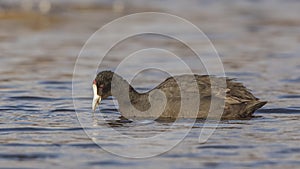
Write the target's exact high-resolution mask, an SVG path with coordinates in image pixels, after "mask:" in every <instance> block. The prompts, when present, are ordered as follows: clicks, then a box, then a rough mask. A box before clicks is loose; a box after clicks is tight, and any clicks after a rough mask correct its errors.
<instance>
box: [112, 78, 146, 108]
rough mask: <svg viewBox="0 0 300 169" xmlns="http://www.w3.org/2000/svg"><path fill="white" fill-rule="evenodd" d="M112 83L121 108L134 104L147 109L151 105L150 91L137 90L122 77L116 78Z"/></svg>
mask: <svg viewBox="0 0 300 169" xmlns="http://www.w3.org/2000/svg"><path fill="white" fill-rule="evenodd" d="M114 80H115V82H114V83H113V84H114V85H112V91H111V93H112V96H114V97H115V98H116V99H117V100H118V103H119V106H120V108H121V107H123V106H126V107H127V106H128V105H132V106H134V107H135V108H136V109H138V110H140V111H146V110H147V109H149V107H150V103H149V100H148V95H149V94H148V93H139V92H137V91H136V90H135V89H134V88H133V87H132V86H131V85H130V84H129V83H128V82H127V81H126V80H124V79H123V78H121V77H117V78H116V79H114Z"/></svg>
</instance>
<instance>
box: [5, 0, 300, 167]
mask: <svg viewBox="0 0 300 169" xmlns="http://www.w3.org/2000/svg"><path fill="white" fill-rule="evenodd" d="M28 2H29V1H28ZM45 2H46V1H45ZM45 2H44V3H45ZM49 2H50V1H49ZM14 3H17V2H14V1H3V2H1V3H0V21H1V28H0V51H1V54H0V55H1V59H0V60H1V62H0V81H1V83H0V96H1V97H0V112H1V113H0V135H1V137H0V143H1V144H0V147H1V148H0V149H1V150H0V164H1V167H4V168H7V167H12V168H20V167H22V168H41V167H43V168H53V167H59V168H66V167H69V168H78V167H80V168H88V167H92V168H94V167H95V168H96V167H110V168H114V167H124V168H134V167H139V168H140V167H147V168H157V167H159V168H162V167H164V168H252V167H256V168H297V167H298V166H299V165H300V162H299V159H300V148H299V139H300V137H299V136H300V133H299V131H300V127H299V124H298V123H299V120H300V106H299V101H300V95H299V93H300V90H299V82H300V80H299V79H300V77H299V72H300V71H299V70H300V67H299V53H300V51H299V42H300V40H299V38H300V37H299V36H298V35H299V33H300V29H299V25H300V21H299V17H298V9H299V7H300V4H299V3H298V2H296V1H284V2H283V1H271V2H269V1H243V2H241V1H234V0H231V1H228V2H226V3H223V2H211V1H205V0H204V1H194V2H191V3H192V4H188V5H187V4H185V2H183V1H182V2H181V1H178V2H177V3H174V2H173V1H172V4H174V5H173V6H170V5H169V3H171V2H169V1H151V2H143V3H147V6H148V7H147V8H145V6H143V5H142V4H141V2H137V3H136V4H129V3H128V2H127V1H125V2H124V3H120V2H119V1H114V2H112V1H99V2H93V1H92V2H90V1H89V2H88V3H86V4H85V5H84V3H83V4H82V3H75V2H73V3H67V2H66V3H63V2H59V1H57V2H55V1H53V2H52V3H51V6H50V8H49V9H48V8H47V3H46V4H44V6H43V5H42V8H44V10H40V8H39V7H38V3H37V4H33V6H32V7H30V6H25V7H26V10H24V9H25V8H23V7H24V6H22V5H21V6H22V7H21V8H20V7H19V6H18V5H15V4H14ZM80 4H81V5H80ZM23 5H24V4H23ZM48 5H49V4H48ZM29 7H30V8H29ZM48 7H49V6H48ZM29 9H30V10H29ZM46 9H47V10H48V11H47V10H46ZM142 11H163V12H171V13H173V14H176V15H179V16H181V17H185V18H186V19H188V20H190V21H191V22H193V23H194V24H195V25H197V26H198V27H200V28H201V29H202V30H203V31H204V32H205V33H206V34H207V35H208V37H210V39H211V40H212V42H213V44H214V45H215V47H216V49H217V50H218V52H219V54H220V56H221V59H222V61H223V63H224V67H225V71H226V74H227V75H228V76H230V77H233V78H237V80H239V81H242V82H243V83H245V85H246V86H247V87H249V88H251V89H252V90H253V92H254V93H255V94H256V95H257V96H258V97H259V98H261V99H262V100H268V101H269V103H268V104H267V106H265V108H264V109H261V110H259V111H257V112H256V117H255V118H253V119H251V120H230V121H222V122H221V123H220V124H219V126H218V128H217V130H216V132H215V133H214V135H213V136H212V137H211V138H210V139H209V140H208V142H207V143H205V144H199V143H198V136H199V134H200V130H201V128H202V127H203V124H204V123H203V121H201V120H198V121H196V123H195V124H194V125H193V126H192V130H191V132H190V133H189V134H188V135H187V137H186V139H185V140H184V141H183V142H182V143H180V144H179V145H177V146H176V147H175V148H174V149H172V150H170V151H168V152H166V153H164V154H162V155H160V156H158V157H154V158H149V159H142V160H134V159H126V158H120V157H117V156H114V155H112V154H109V153H108V152H106V151H104V150H103V149H99V148H98V145H97V144H95V143H93V142H92V140H91V139H90V138H88V136H87V135H86V133H85V132H84V130H83V129H82V127H81V125H80V124H79V122H78V119H77V116H76V113H75V109H74V106H73V100H72V74H73V69H74V63H75V61H76V56H77V55H78V53H79V51H80V49H81V47H82V46H83V44H84V42H85V41H86V40H87V38H88V37H89V36H90V35H91V34H92V33H93V32H94V31H96V30H97V29H98V28H99V27H101V26H103V25H104V24H105V23H107V22H109V21H111V20H113V19H115V18H118V17H120V16H123V15H125V14H129V13H133V12H142ZM187 11H188V12H187ZM154 19H155V18H154ZM137 25H139V26H142V25H143V21H141V23H137ZM158 26H169V27H170V30H172V29H176V28H173V27H171V26H170V25H158ZM107 36H108V37H107V38H109V36H112V35H107ZM186 36H187V37H188V38H190V39H191V41H192V42H193V43H196V44H197V45H199V46H201V45H203V44H200V43H199V40H198V39H197V38H195V37H193V35H186ZM147 45H152V46H160V47H162V48H165V49H169V50H173V51H174V52H177V53H178V54H180V55H184V56H185V55H186V57H187V61H189V59H190V58H189V57H190V53H189V51H187V50H186V49H185V48H184V47H183V46H180V45H178V44H177V43H176V42H174V41H173V40H171V39H168V38H161V37H159V38H156V37H152V38H150V41H149V39H145V38H137V39H131V40H130V39H129V41H127V43H125V44H123V45H122V44H120V46H119V47H118V48H116V49H115V50H114V51H112V52H111V53H110V57H108V58H107V60H106V62H107V64H105V65H103V67H104V69H108V68H111V66H112V65H114V64H117V63H118V62H119V61H120V58H122V57H123V55H124V51H125V50H127V51H130V50H133V49H138V48H140V47H144V46H147ZM96 48H98V47H96ZM99 48H101V45H100V47H99ZM95 51H96V50H95ZM90 54H91V56H94V55H97V53H95V52H93V51H91V53H90ZM206 55H207V56H209V53H207V54H206ZM93 62H94V60H89V59H87V60H86V62H85V63H84V64H85V65H83V66H85V70H84V71H82V72H79V75H80V76H82V77H85V76H94V75H93V74H91V73H90V72H91V70H90V65H92V64H93ZM192 62H193V61H191V63H192ZM194 66H197V65H194ZM174 69H175V68H174ZM143 78H144V79H143ZM164 78H165V75H163V74H160V73H159V72H158V73H157V72H150V73H149V74H145V76H137V78H136V79H135V81H134V82H133V83H134V86H135V87H137V88H138V90H139V91H145V90H148V89H150V88H151V87H154V86H155V85H156V84H157V83H159V82H160V81H161V80H162V79H164ZM75 83H79V84H80V83H81V82H75ZM82 92H90V93H91V91H90V90H86V91H85V90H84V91H82ZM76 99H79V100H80V103H81V104H80V109H81V110H83V111H84V112H87V113H90V111H91V110H90V109H91V108H90V106H91V99H92V93H91V97H90V98H87V97H81V98H76ZM102 104H103V105H102V106H101V113H99V112H98V114H96V116H97V121H96V123H95V126H94V127H91V128H87V130H91V131H93V130H95V129H97V130H98V129H99V128H100V129H101V127H104V126H107V125H109V126H111V127H113V128H115V129H116V130H118V131H120V132H123V133H126V134H128V135H130V136H133V137H137V138H138V137H149V136H152V135H153V134H156V132H161V131H160V130H159V129H168V128H169V127H170V126H171V125H172V123H170V122H167V121H151V120H145V121H130V120H126V119H122V118H120V116H119V113H118V112H117V111H116V107H115V106H114V104H113V103H112V102H111V100H106V101H104V102H103V103H102ZM100 115H101V117H105V119H106V120H102V121H101V118H99V117H100ZM211 125H213V123H212V124H211ZM161 126H163V128H162V127H161ZM190 126H191V124H190V122H189V121H188V120H182V121H180V122H179V123H178V124H177V126H176V127H177V129H178V130H180V129H184V128H187V127H190ZM208 127H210V126H208ZM135 129H136V130H135ZM99 137H101V136H99ZM166 143H168V142H166ZM162 145H163V143H162ZM105 146H106V147H113V148H119V149H121V150H124V151H126V147H123V146H120V145H119V144H115V143H113V142H111V143H109V142H107V143H105ZM145 146H147V145H145ZM151 146H159V144H156V143H153V145H151ZM141 151H142V150H141ZM74 159H76V160H74Z"/></svg>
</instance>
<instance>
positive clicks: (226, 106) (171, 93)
mask: <svg viewBox="0 0 300 169" xmlns="http://www.w3.org/2000/svg"><path fill="white" fill-rule="evenodd" d="M177 82H178V83H177ZM193 82H196V83H193ZM222 82H225V83H224V84H225V86H224V87H222V85H219V84H222ZM212 84H213V85H212ZM212 88H213V90H212ZM93 89H94V101H93V109H95V108H96V105H97V104H98V103H99V102H100V101H101V98H103V99H105V98H107V97H108V96H114V97H115V98H116V99H117V100H118V103H119V109H120V112H121V113H122V116H124V117H126V118H172V119H174V118H206V117H207V116H208V112H209V110H210V106H211V100H212V99H214V102H213V103H214V106H213V109H212V110H211V111H210V115H209V117H211V118H219V115H218V114H216V113H215V112H220V111H222V112H223V110H224V112H223V114H222V119H248V118H251V117H252V114H253V113H254V112H255V110H257V109H259V108H260V107H262V106H263V105H265V104H266V103H267V102H265V101H259V99H257V98H256V97H254V96H253V95H252V94H251V93H250V92H249V90H248V89H247V88H246V87H245V86H244V85H242V84H241V83H238V82H235V81H234V80H232V79H228V78H224V77H215V76H208V75H180V76H174V77H169V78H167V79H166V80H165V81H164V82H162V83H161V84H159V85H158V86H157V87H155V88H154V89H152V90H150V91H149V92H146V93H138V92H137V91H135V90H134V88H133V87H132V86H130V84H129V83H128V82H127V81H126V80H124V79H123V78H122V77H120V76H119V75H117V74H114V73H113V72H111V71H103V72H100V73H99V74H98V75H97V77H96V79H95V80H94V84H93ZM128 91H129V92H128ZM198 93H199V94H200V95H198ZM222 93H223V94H222ZM181 94H182V95H181ZM199 96H200V103H199V99H197V98H199ZM181 103H184V106H181ZM195 105H196V106H197V107H196V109H197V110H195V109H194V110H195V111H193V108H194V107H195ZM182 107H183V110H182V112H181V113H179V112H180V108H182ZM189 108H191V110H190V109H189ZM218 110H219V111H218Z"/></svg>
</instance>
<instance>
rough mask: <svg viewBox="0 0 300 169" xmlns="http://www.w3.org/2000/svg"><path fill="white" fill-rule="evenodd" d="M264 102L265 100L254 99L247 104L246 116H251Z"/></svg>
mask: <svg viewBox="0 0 300 169" xmlns="http://www.w3.org/2000/svg"><path fill="white" fill-rule="evenodd" d="M265 104H267V101H255V102H253V103H252V104H249V105H248V106H247V107H246V110H247V112H246V114H245V115H246V116H247V117H251V116H252V114H253V113H254V112H255V111H256V110H257V109H259V108H261V107H263V106H264V105H265Z"/></svg>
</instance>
